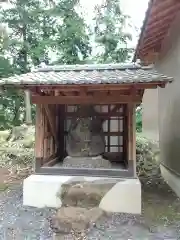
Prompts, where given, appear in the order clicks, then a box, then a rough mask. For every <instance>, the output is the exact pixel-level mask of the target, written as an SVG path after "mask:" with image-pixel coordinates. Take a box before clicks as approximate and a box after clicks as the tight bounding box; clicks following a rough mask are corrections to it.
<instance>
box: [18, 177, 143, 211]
mask: <svg viewBox="0 0 180 240" xmlns="http://www.w3.org/2000/svg"><path fill="white" fill-rule="evenodd" d="M73 181H74V182H77V181H82V182H83V181H89V182H93V183H101V184H103V182H104V183H106V184H107V182H110V183H113V184H114V185H113V187H112V188H111V189H110V190H109V191H108V192H107V193H106V194H105V195H104V197H103V198H102V200H101V202H100V205H99V207H100V208H101V209H103V210H104V211H107V212H122V213H133V214H141V184H140V181H139V179H137V178H135V179H123V178H99V177H75V176H50V175H49V176H47V175H31V176H29V177H28V178H26V179H25V180H24V183H23V204H24V205H25V206H32V207H37V208H43V207H52V208H60V207H61V199H60V197H59V196H58V195H60V193H61V186H62V184H64V183H68V182H73Z"/></svg>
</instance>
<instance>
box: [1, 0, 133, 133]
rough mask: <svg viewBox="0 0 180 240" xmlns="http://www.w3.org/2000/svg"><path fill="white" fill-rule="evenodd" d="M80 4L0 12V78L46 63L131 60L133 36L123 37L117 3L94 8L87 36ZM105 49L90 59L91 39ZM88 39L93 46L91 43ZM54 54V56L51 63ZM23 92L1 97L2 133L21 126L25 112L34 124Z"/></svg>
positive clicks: (22, 3) (21, 5)
mask: <svg viewBox="0 0 180 240" xmlns="http://www.w3.org/2000/svg"><path fill="white" fill-rule="evenodd" d="M79 2H80V0H57V1H47V0H45V1H41V0H40V1H39V0H29V1H26V0H12V1H11V7H10V8H0V21H1V22H3V23H5V24H7V25H8V27H9V30H10V31H8V33H7V32H6V31H5V30H4V29H3V28H0V78H1V77H9V76H11V75H13V74H22V73H27V72H29V71H30V70H31V68H32V67H34V66H37V65H39V64H40V63H41V62H45V63H46V64H57V63H58V64H81V63H90V62H91V63H93V62H94V61H96V62H102V63H106V62H123V61H126V60H127V59H128V58H129V53H130V50H129V49H128V48H127V47H126V46H127V42H128V41H129V40H131V35H130V34H129V33H125V32H124V27H125V25H126V22H127V20H128V17H127V16H125V15H123V13H122V11H121V8H120V5H119V0H106V2H105V4H104V5H102V6H99V7H97V8H96V12H95V14H96V16H95V28H94V32H93V33H91V32H90V28H89V26H87V24H86V22H85V19H84V17H83V16H82V14H81V13H80V11H79V7H80V3H79ZM91 34H94V36H95V41H96V43H97V44H98V45H99V46H100V47H102V48H103V51H102V54H100V55H97V56H96V59H94V58H93V57H91V50H92V46H93V45H94V42H93V40H92V39H91ZM90 39H91V41H90ZM52 53H53V54H55V55H56V60H55V61H54V62H53V60H52V57H51V56H52ZM28 103H29V101H28V100H27V98H25V97H24V93H23V92H21V91H19V90H16V89H6V90H2V91H1V93H0V130H1V129H10V128H12V127H13V126H18V125H21V124H23V123H24V121H25V109H26V110H29V111H30V112H31V113H30V114H28V115H32V120H34V116H35V107H34V106H28Z"/></svg>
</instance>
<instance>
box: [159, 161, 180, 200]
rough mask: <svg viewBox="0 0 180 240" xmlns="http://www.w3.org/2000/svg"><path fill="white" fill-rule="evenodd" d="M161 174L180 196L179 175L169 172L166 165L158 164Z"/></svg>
mask: <svg viewBox="0 0 180 240" xmlns="http://www.w3.org/2000/svg"><path fill="white" fill-rule="evenodd" d="M160 169H161V175H162V177H163V178H164V180H165V181H166V182H167V184H168V185H169V186H170V188H172V190H173V191H174V192H175V193H176V194H177V196H178V197H180V177H178V176H177V175H175V174H173V173H172V172H170V171H169V170H168V169H167V168H166V167H164V166H163V165H160Z"/></svg>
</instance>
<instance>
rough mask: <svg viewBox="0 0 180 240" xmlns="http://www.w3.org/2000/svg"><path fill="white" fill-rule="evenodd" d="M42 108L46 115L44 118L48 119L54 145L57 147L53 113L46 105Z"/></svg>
mask: <svg viewBox="0 0 180 240" xmlns="http://www.w3.org/2000/svg"><path fill="white" fill-rule="evenodd" d="M43 107H44V109H45V113H46V116H47V119H48V122H49V126H50V130H51V133H52V136H53V138H54V140H55V143H56V145H58V139H57V136H56V129H55V127H56V125H55V124H56V122H55V116H54V114H53V112H52V111H51V110H50V108H49V106H48V105H43Z"/></svg>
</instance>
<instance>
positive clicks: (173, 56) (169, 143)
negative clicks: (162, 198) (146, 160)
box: [156, 36, 180, 174]
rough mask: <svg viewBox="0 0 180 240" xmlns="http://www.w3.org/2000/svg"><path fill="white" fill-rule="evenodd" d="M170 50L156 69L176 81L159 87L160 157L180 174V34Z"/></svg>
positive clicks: (157, 64) (166, 164)
mask: <svg viewBox="0 0 180 240" xmlns="http://www.w3.org/2000/svg"><path fill="white" fill-rule="evenodd" d="M171 46H172V47H171V49H170V51H169V52H168V53H167V54H166V55H165V56H164V58H163V59H162V60H161V61H160V60H159V62H157V63H156V69H157V70H158V71H159V72H161V73H164V74H167V75H169V76H172V77H174V82H173V83H171V84H168V85H167V86H166V88H162V89H159V91H158V95H159V103H158V104H159V140H160V150H161V154H160V159H161V161H162V162H163V163H164V164H165V166H167V167H169V169H172V170H173V171H175V172H177V173H179V174H180V36H179V37H176V39H175V40H174V41H173V44H172V45H171Z"/></svg>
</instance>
